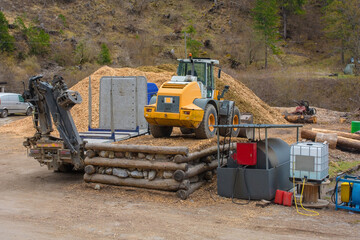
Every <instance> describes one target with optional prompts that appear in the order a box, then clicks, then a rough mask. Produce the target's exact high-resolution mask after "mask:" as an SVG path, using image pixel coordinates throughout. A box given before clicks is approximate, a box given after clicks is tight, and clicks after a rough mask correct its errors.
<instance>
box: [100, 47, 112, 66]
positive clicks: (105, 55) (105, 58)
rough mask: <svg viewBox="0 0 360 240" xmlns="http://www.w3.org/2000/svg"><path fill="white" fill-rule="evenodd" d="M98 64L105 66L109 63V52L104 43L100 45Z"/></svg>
mask: <svg viewBox="0 0 360 240" xmlns="http://www.w3.org/2000/svg"><path fill="white" fill-rule="evenodd" d="M98 63H99V64H100V65H106V64H110V63H111V56H110V50H109V48H108V47H107V46H106V44H105V43H103V44H101V51H100V54H99V59H98Z"/></svg>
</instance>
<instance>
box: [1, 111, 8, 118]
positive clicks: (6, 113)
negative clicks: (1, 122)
mask: <svg viewBox="0 0 360 240" xmlns="http://www.w3.org/2000/svg"><path fill="white" fill-rule="evenodd" d="M8 113H9V112H8V110H6V109H4V110H3V111H2V112H1V115H0V117H2V118H6V117H7V116H8Z"/></svg>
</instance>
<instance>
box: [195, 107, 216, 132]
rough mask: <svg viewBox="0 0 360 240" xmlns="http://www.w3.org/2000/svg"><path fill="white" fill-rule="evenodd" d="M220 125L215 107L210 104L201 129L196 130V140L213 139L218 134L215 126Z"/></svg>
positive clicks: (200, 126)
mask: <svg viewBox="0 0 360 240" xmlns="http://www.w3.org/2000/svg"><path fill="white" fill-rule="evenodd" d="M216 124H218V118H217V113H216V109H215V107H214V106H213V105H211V104H208V105H207V106H206V108H205V111H204V117H203V120H202V122H201V123H200V125H199V127H198V128H197V129H195V136H196V138H200V139H207V138H212V137H214V136H215V134H216V128H214V127H213V125H216Z"/></svg>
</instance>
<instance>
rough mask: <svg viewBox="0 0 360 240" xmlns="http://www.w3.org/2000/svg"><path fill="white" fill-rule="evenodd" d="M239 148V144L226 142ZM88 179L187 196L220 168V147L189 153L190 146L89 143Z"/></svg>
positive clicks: (87, 153)
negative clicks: (218, 155)
mask: <svg viewBox="0 0 360 240" xmlns="http://www.w3.org/2000/svg"><path fill="white" fill-rule="evenodd" d="M229 147H230V148H231V149H235V144H231V145H226V147H225V148H221V150H222V151H228V149H229ZM85 148H86V158H85V175H84V180H85V182H88V183H101V184H110V185H118V186H129V187H140V188H147V189H156V190H164V191H173V192H176V194H177V196H178V197H180V198H181V199H186V198H187V197H188V196H189V195H190V194H191V193H193V192H194V191H196V190H197V189H199V188H200V187H201V186H202V185H203V184H204V183H205V182H206V181H209V180H211V179H212V176H213V175H214V170H215V169H216V167H217V160H215V159H216V158H215V156H216V154H217V146H212V147H209V148H206V149H203V150H201V151H198V152H193V153H189V149H188V148H187V147H180V146H179V147H168V146H148V145H124V144H111V143H87V144H86V145H85Z"/></svg>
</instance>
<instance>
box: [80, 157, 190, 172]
mask: <svg viewBox="0 0 360 240" xmlns="http://www.w3.org/2000/svg"><path fill="white" fill-rule="evenodd" d="M85 165H95V166H101V167H119V168H140V169H154V170H165V171H176V170H179V169H180V170H183V171H186V170H187V169H188V164H187V163H180V164H178V163H173V162H159V161H148V160H136V159H124V158H123V159H109V158H101V157H95V158H86V159H85Z"/></svg>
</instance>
